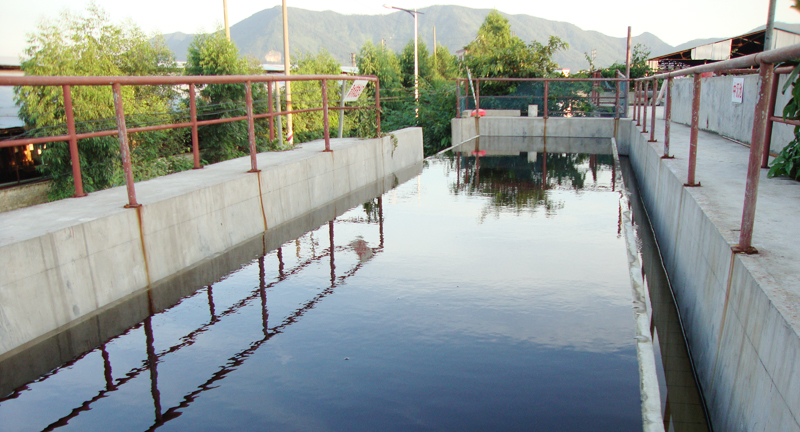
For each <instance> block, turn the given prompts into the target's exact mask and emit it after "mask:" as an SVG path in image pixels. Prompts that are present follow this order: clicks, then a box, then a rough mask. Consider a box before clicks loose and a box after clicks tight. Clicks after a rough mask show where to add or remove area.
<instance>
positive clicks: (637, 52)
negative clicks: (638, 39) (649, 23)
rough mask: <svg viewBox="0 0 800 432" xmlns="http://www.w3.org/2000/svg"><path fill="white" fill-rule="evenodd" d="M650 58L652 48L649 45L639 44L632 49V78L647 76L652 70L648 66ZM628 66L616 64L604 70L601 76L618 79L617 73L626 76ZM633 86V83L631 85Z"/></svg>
mask: <svg viewBox="0 0 800 432" xmlns="http://www.w3.org/2000/svg"><path fill="white" fill-rule="evenodd" d="M649 57H650V48H648V47H647V45H644V44H640V43H637V44H636V45H634V46H633V48H632V49H631V78H641V77H644V76H647V75H648V74H649V73H650V72H652V69H650V66H648V65H647V59H648V58H649ZM626 70H627V66H626V65H625V63H619V62H615V63H614V64H612V65H611V66H609V67H607V68H605V69H603V70H602V72H601V75H602V76H603V78H616V77H617V72H621V73H622V74H623V75H625V71H626ZM631 85H633V83H631Z"/></svg>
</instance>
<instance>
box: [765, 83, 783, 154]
mask: <svg viewBox="0 0 800 432" xmlns="http://www.w3.org/2000/svg"><path fill="white" fill-rule="evenodd" d="M779 82H780V80H779V79H778V74H776V73H774V68H773V76H772V85H771V87H770V91H769V104H768V106H767V126H766V131H765V133H764V140H765V141H764V153H763V155H762V157H761V168H769V149H770V147H772V126H773V125H774V124H775V123H774V122H773V121H772V120H770V117H772V116H773V115H775V101H776V100H777V98H778V85H779Z"/></svg>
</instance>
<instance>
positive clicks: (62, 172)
mask: <svg viewBox="0 0 800 432" xmlns="http://www.w3.org/2000/svg"><path fill="white" fill-rule="evenodd" d="M25 56H26V57H27V59H26V60H24V61H23V62H22V70H23V71H24V73H25V75H28V76H36V75H66V76H77V75H83V76H120V75H165V74H167V73H169V72H170V71H171V70H172V68H173V67H174V58H173V55H172V53H171V51H170V50H169V48H167V46H166V44H165V43H164V41H163V38H161V37H158V36H157V37H155V38H152V40H151V38H148V37H147V36H146V35H145V34H144V33H143V32H142V31H141V29H139V28H138V27H136V26H135V25H133V24H130V23H127V24H123V25H119V24H114V23H112V22H110V20H109V18H108V16H107V14H106V13H105V12H103V11H102V10H101V9H100V8H98V7H97V6H95V5H94V4H91V5H90V6H89V7H88V8H87V10H86V11H85V13H84V14H82V15H81V14H72V13H69V12H64V13H62V14H61V15H60V16H59V18H58V19H56V20H48V21H43V22H42V23H41V24H40V25H39V27H38V28H37V29H36V31H35V32H34V33H32V34H30V35H29V36H28V47H27V48H26V50H25ZM14 92H15V99H16V103H17V105H19V115H20V118H22V120H23V121H24V122H25V125H26V128H27V129H29V130H31V133H32V134H34V135H36V134H39V133H41V134H43V135H53V134H54V132H58V133H64V132H65V130H66V128H65V126H64V124H65V122H66V117H65V116H66V114H65V108H64V97H63V92H62V89H61V88H60V87H57V86H48V87H45V86H25V87H17V88H15V89H14ZM173 97H174V92H173V90H172V89H171V88H170V87H169V86H124V87H122V100H123V105H124V107H125V112H126V115H127V116H128V123H129V124H130V125H135V124H136V123H137V122H142V123H147V122H149V121H152V118H153V116H154V114H153V113H165V112H169V107H170V103H171V101H172V99H173ZM72 101H73V112H74V115H75V121H76V123H77V126H76V127H77V128H78V131H79V132H86V131H91V130H96V129H98V128H103V129H109V128H112V129H113V128H114V127H115V122H114V120H113V119H114V117H115V115H114V104H113V97H112V89H111V87H110V86H73V87H72ZM100 120H102V121H100ZM130 145H131V152H132V160H133V163H134V175H135V177H136V178H137V179H143V178H148V177H150V176H153V175H159V174H163V173H166V172H169V171H172V170H176V169H181V168H185V164H182V163H181V161H179V160H175V159H173V160H170V161H164V160H159V158H161V157H163V156H168V155H173V154H174V153H176V152H179V151H182V144H181V142H180V139H179V137H178V136H177V134H175V133H171V132H169V131H161V132H148V133H139V134H134V135H131V137H130ZM78 149H79V155H80V161H81V171H82V177H83V184H84V190H85V191H87V192H91V191H95V190H99V189H104V188H107V187H111V186H115V185H118V184H120V183H121V179H122V171H121V165H120V161H119V140H118V139H117V138H116V137H103V138H91V139H84V140H80V141H79V142H78ZM42 161H43V165H42V166H41V168H40V169H41V171H42V172H43V174H45V175H46V176H51V177H52V179H53V181H52V183H51V189H50V198H51V199H58V198H63V197H66V196H70V195H72V194H73V192H74V189H73V178H72V164H71V160H70V156H69V148H68V145H67V144H66V143H51V144H48V145H47V146H46V148H45V151H44V153H43V154H42Z"/></svg>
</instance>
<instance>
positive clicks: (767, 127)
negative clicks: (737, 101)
mask: <svg viewBox="0 0 800 432" xmlns="http://www.w3.org/2000/svg"><path fill="white" fill-rule="evenodd" d="M797 58H800V44H797V45H792V46H788V47H784V48H780V49H776V50H771V51H765V52H761V53H757V54H752V55H749V56H745V57H738V58H735V59H731V60H725V61H721V62H717V63H711V64H706V65H701V66H695V67H691V68H687V69H681V70H677V71H672V72H667V73H661V74H657V75H653V76H649V77H645V78H639V79H637V80H635V81H636V86H637V87H636V88H637V90H638V89H641V87H642V84H643V85H644V86H645V88H646V86H647V85H648V84H647V83H649V82H652V83H653V89H654V92H653V93H654V97H653V103H652V106H651V110H652V119H653V122H654V121H655V114H656V111H655V110H656V105H655V89H656V88H657V86H658V81H659V80H666V84H667V89H666V113H665V116H664V117H665V123H666V124H665V132H664V134H665V136H664V156H663V157H665V158H668V157H670V156H669V133H670V128H669V124H670V122H671V119H672V113H671V109H672V92H671V91H670V87H671V85H672V78H673V77H678V76H687V75H694V86H693V91H692V125H691V134H690V140H689V141H690V142H689V147H690V151H689V165H688V174H687V183H686V185H685V186H688V187H692V186H700V183H696V182H695V170H696V167H697V137H698V134H699V130H700V128H699V116H700V92H701V89H702V80H701V79H700V78H701V74H703V73H706V72H728V73H730V72H736V73H741V72H746V73H752V72H753V70H752V69H748V70H745V71H743V70H742V69H743V68H750V67H758V74H759V80H760V85H759V92H758V96H757V99H756V106H755V113H754V114H755V115H754V120H753V132H752V138H751V142H750V157H749V161H748V167H747V182H746V186H745V196H744V208H743V210H742V223H741V231H740V234H739V243H738V244H737V245H734V246H733V250H734V251H735V252H745V253H757V251H756V250H755V248H753V246H752V239H753V222H754V220H755V212H756V200H757V197H758V183H759V179H760V169H761V168H766V167H767V164H768V161H769V144H770V140H771V132H772V125H773V123H774V122H780V123H786V124H791V125H800V121H797V120H784V119H783V118H781V117H778V116H775V115H774V112H775V99H776V95H777V91H778V87H777V86H778V84H777V82H778V79H777V75H778V74H781V73H789V72H791V70H792V68H791V67H781V68H777V69H776V68H775V64H776V63H780V62H784V61H788V60H793V59H797ZM640 101H642V99H641V98H640V97H639V96H638V91H637V105H636V107H635V109H634V119H635V120H637V126H638V125H639V122H638V120H639V119H640V118H641V115H640V114H638V109H639V108H641V109H642V110H643V112H644V118H645V120H646V119H647V109H646V107H645V105H644V103H639V102H640ZM653 126H655V123H652V125H651V129H654V128H653ZM645 128H646V127H645ZM642 132H643V133H644V132H646V131H645V130H643V131H642ZM651 141H655V135H654V134H653V133H651Z"/></svg>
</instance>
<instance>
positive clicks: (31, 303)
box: [0, 128, 423, 358]
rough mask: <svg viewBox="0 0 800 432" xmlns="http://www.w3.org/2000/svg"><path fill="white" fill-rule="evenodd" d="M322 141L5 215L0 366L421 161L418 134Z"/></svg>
mask: <svg viewBox="0 0 800 432" xmlns="http://www.w3.org/2000/svg"><path fill="white" fill-rule="evenodd" d="M334 142H335V143H334V146H333V149H334V151H333V152H322V151H320V150H322V149H323V148H324V147H323V144H322V143H321V142H319V141H317V142H314V143H306V144H303V145H301V146H299V148H298V149H295V150H293V151H290V152H279V153H262V154H259V155H258V159H259V167H261V172H259V173H248V172H247V169H248V167H249V158H240V159H236V160H232V161H227V162H222V163H219V164H214V165H211V166H208V167H206V168H205V169H203V170H200V171H187V172H183V173H178V174H173V175H170V176H166V177H162V178H159V179H154V180H150V181H146V182H141V183H137V185H136V188H137V194H138V198H139V202H140V203H141V204H142V206H141V207H140V208H138V209H126V208H123V207H122V206H123V204H124V203H125V200H124V196H125V192H124V188H115V189H110V190H106V191H100V192H96V193H93V194H91V195H89V197H86V198H80V199H75V200H62V201H58V202H54V203H48V204H43V205H41V206H34V207H28V208H25V209H19V210H15V211H12V212H7V213H3V215H2V216H0V220H2V222H3V224H2V225H3V226H2V227H0V268H2V269H3V273H4V274H3V279H2V280H0V358H2V357H3V356H4V355H5V354H6V353H9V352H10V351H11V350H13V349H15V348H18V347H20V346H21V345H23V344H25V343H30V342H31V341H33V340H34V339H36V338H39V337H42V336H44V335H45V334H46V333H48V332H51V331H54V330H55V329H58V328H59V327H62V326H65V325H67V324H69V323H70V322H73V321H74V320H77V319H80V318H81V317H84V316H86V315H87V314H90V313H92V312H93V311H95V310H97V309H99V308H102V307H104V306H106V305H109V304H111V303H112V302H114V301H117V300H119V299H121V298H124V297H126V296H128V295H130V294H131V293H133V292H135V291H137V290H140V289H142V288H145V287H147V286H149V285H150V284H152V283H154V282H156V281H159V280H161V279H164V278H166V277H168V276H170V275H172V274H175V273H177V272H179V271H181V270H183V269H186V268H188V267H190V266H192V265H194V264H196V263H198V262H200V261H202V260H203V259H207V258H209V257H212V256H215V255H216V254H219V253H221V252H222V251H225V250H227V249H229V248H231V247H233V246H234V245H236V244H238V243H241V242H242V241H245V240H247V239H249V238H251V237H253V236H256V235H258V234H260V233H262V232H264V230H265V229H266V228H269V227H273V226H277V225H278V224H281V223H283V222H286V221H289V220H291V219H294V218H297V217H299V216H301V215H303V214H306V213H308V212H310V211H312V210H313V209H315V208H317V207H319V206H322V205H325V204H326V203H329V202H331V201H333V200H335V199H336V198H337V197H340V196H344V195H346V194H348V193H351V192H353V191H355V190H358V189H359V188H361V187H363V186H366V185H368V184H370V183H372V182H374V181H376V180H378V179H382V178H384V177H385V176H386V175H388V174H391V173H393V172H396V171H399V170H401V169H403V168H406V167H409V166H413V165H414V164H416V163H418V162H419V161H421V160H422V158H423V149H422V131H421V129H419V128H409V129H403V130H400V131H396V132H393V133H391V134H390V135H389V136H385V137H383V138H380V139H368V140H357V139H348V140H334Z"/></svg>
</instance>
